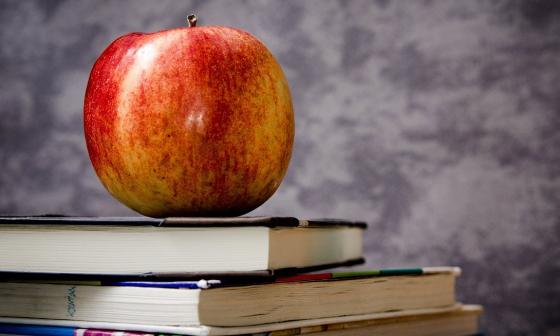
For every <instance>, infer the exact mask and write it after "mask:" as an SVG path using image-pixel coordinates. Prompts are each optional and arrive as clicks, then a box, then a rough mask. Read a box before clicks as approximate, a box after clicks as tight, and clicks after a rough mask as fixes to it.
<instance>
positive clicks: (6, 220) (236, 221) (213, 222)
mask: <svg viewBox="0 0 560 336" xmlns="http://www.w3.org/2000/svg"><path fill="white" fill-rule="evenodd" d="M2 224H6V225H7V224H12V225H13V224H16V225H20V224H28V225H127V226H128V225H130V226H142V225H151V226H157V227H240V226H265V227H270V228H275V227H311V228H316V227H333V226H344V227H358V228H363V229H365V228H367V224H366V223H365V222H355V221H348V220H343V219H310V220H300V219H297V218H295V217H267V216H261V217H250V216H247V217H169V218H151V217H140V216H138V217H76V216H62V215H43V216H0V225H2Z"/></svg>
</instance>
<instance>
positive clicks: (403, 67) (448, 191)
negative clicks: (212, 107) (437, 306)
mask: <svg viewBox="0 0 560 336" xmlns="http://www.w3.org/2000/svg"><path fill="white" fill-rule="evenodd" d="M191 12H196V13H197V14H198V16H199V20H200V21H199V22H200V24H202V25H211V24H212V25H230V26H235V27H239V28H242V29H245V30H247V31H249V32H251V33H253V34H254V35H256V36H257V37H259V38H260V39H261V40H262V41H264V42H265V43H266V44H267V45H268V47H269V48H270V49H271V50H272V52H273V53H274V54H275V55H276V56H277V57H278V59H279V61H280V63H281V64H282V66H283V67H284V69H285V73H286V75H287V77H288V80H289V82H290V84H291V88H292V92H293V99H294V105H295V111H296V116H297V117H296V122H297V125H296V129H297V134H296V142H295V148H294V153H293V158H292V162H291V165H290V169H289V173H288V175H287V177H286V179H285V181H284V183H283V184H282V186H281V188H280V189H279V190H278V192H277V193H276V194H275V195H274V196H273V197H272V198H271V199H270V200H269V201H268V202H267V203H266V204H265V205H263V206H262V207H261V208H259V209H257V210H256V211H255V212H254V213H253V214H270V215H293V216H299V217H340V218H348V219H360V220H366V221H368V222H369V223H370V226H371V227H370V230H369V231H368V233H367V243H366V250H367V257H368V265H369V266H372V267H383V266H392V267H396V266H418V265H448V264H450V265H458V266H461V267H462V268H463V271H464V274H463V276H462V277H461V278H460V280H459V293H460V299H461V300H463V301H464V302H472V303H482V304H484V306H485V308H486V313H485V316H484V319H483V327H484V330H485V331H486V332H488V334H490V335H529V334H535V335H536V334H539V335H553V334H554V335H557V334H559V333H560V285H559V283H560V282H559V279H560V247H559V237H560V225H559V218H560V210H559V207H558V205H559V202H560V133H559V132H558V131H559V128H560V110H559V109H560V92H559V84H558V83H559V81H560V3H558V2H554V1H381V0H380V1H167V0H158V1H6V0H2V1H0V162H1V166H0V168H1V169H0V213H4V214H41V213H63V214H69V215H100V216H101V215H133V214H134V213H133V212H131V211H130V210H128V209H126V208H124V207H123V206H121V205H120V204H119V203H117V202H116V201H115V200H114V199H112V198H111V196H110V195H109V194H108V193H107V192H106V191H105V190H104V189H103V187H102V186H101V184H100V183H99V181H98V180H97V178H96V176H95V174H94V172H93V170H92V168H91V166H90V163H89V159H88V156H87V152H86V149H85V145H84V139H83V131H82V102H83V95H84V90H85V86H86V82H87V78H88V74H89V70H90V69H91V66H92V64H93V62H94V61H95V59H96V58H97V56H98V55H99V54H100V53H101V52H102V51H103V49H104V48H105V47H106V46H107V45H108V44H109V43H110V42H111V41H112V40H114V39H115V38H116V37H118V36H120V35H122V34H125V33H127V32H131V31H156V30H162V29H166V28H170V27H176V26H180V25H183V24H184V19H185V16H186V15H187V14H188V13H191Z"/></svg>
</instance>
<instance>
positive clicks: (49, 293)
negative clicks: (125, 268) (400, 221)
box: [0, 267, 458, 330]
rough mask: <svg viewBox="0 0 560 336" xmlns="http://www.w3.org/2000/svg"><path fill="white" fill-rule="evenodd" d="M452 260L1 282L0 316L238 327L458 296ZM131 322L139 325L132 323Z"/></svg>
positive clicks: (429, 304)
mask: <svg viewBox="0 0 560 336" xmlns="http://www.w3.org/2000/svg"><path fill="white" fill-rule="evenodd" d="M457 274H458V269H457V268H453V267H440V268H424V269H403V270H374V271H370V272H365V271H360V272H357V273H355V274H353V273H352V272H344V273H323V274H321V275H319V276H317V275H309V277H308V278H307V279H306V278H305V277H301V276H297V277H291V278H290V277H287V278H278V279H277V281H276V282H274V283H264V284H248V285H229V286H228V285H222V284H221V283H217V282H214V283H211V282H209V281H204V283H203V285H200V284H197V285H198V288H197V289H192V287H191V286H192V285H193V284H192V283H188V284H186V285H185V286H183V287H181V286H178V287H175V288H170V287H169V286H167V285H168V283H166V284H165V285H164V286H162V287H157V282H154V283H153V284H152V286H151V287H149V286H147V285H146V283H143V284H138V285H134V284H131V285H130V286H127V285H125V284H123V283H121V284H118V285H117V284H113V285H101V286H96V285H84V284H49V283H34V282H11V283H9V282H0V297H1V298H2V303H3V304H2V305H0V316H4V317H26V318H38V319H58V320H75V321H90V322H112V323H128V324H143V325H158V326H219V327H240V326H248V325H260V324H267V323H278V322H284V321H292V320H304V319H317V318H325V317H337V316H346V315H360V314H371V313H380V312H387V311H397V310H409V309H426V308H442V307H450V306H453V305H454V304H455V277H456V276H457ZM133 330H134V329H133Z"/></svg>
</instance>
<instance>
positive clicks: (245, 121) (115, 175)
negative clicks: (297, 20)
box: [84, 25, 294, 217]
mask: <svg viewBox="0 0 560 336" xmlns="http://www.w3.org/2000/svg"><path fill="white" fill-rule="evenodd" d="M84 130H85V137H86V143H87V148H88V152H89V156H90V159H91V162H92V163H93V167H94V169H95V171H96V173H97V175H98V177H99V179H100V180H101V182H102V183H103V185H104V186H105V187H106V188H107V190H108V191H109V192H110V193H111V194H112V195H113V196H114V197H115V198H117V199H118V200H119V201H121V202H122V203H124V204H125V205H127V206H128V207H130V208H132V209H134V210H136V211H138V212H140V213H141V214H144V215H147V216H153V217H167V216H233V215H240V214H244V213H247V212H249V211H251V210H253V209H255V208H256V207H258V206H259V205H261V204H262V203H264V202H265V201H266V200H267V199H268V198H269V197H270V196H272V194H273V193H274V192H275V191H276V189H277V188H278V187H279V185H280V183H281V181H282V179H283V177H284V175H285V173H286V170H287V167H288V163H289V161H290V156H291V152H292V145H293V141H294V115H293V110H292V101H291V96H290V91H289V88H288V83H287V81H286V78H285V76H284V73H283V72H282V69H281V67H280V65H279V64H278V62H277V61H276V60H275V58H274V56H273V55H272V54H271V53H270V51H269V50H268V49H267V48H266V46H265V45H264V44H263V43H261V42H260V41H259V40H257V39H256V38H255V37H253V36H252V35H250V34H249V33H247V32H244V31H242V30H239V29H234V28H228V27H220V26H205V27H195V26H194V25H193V26H192V27H184V28H177V29H171V30H166V31H161V32H156V33H145V34H144V33H131V34H128V35H125V36H122V37H120V38H118V39H117V40H115V41H114V42H113V43H112V44H111V45H109V46H108V47H107V49H106V50H105V51H104V52H103V53H102V54H101V56H100V57H99V58H98V60H97V61H96V62H95V65H94V66H93V69H92V71H91V75H90V78H89V82H88V85H87V90H86V95H85V104H84Z"/></svg>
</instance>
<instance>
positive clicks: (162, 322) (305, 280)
mask: <svg viewBox="0 0 560 336" xmlns="http://www.w3.org/2000/svg"><path fill="white" fill-rule="evenodd" d="M0 224H1V225H0V334H2V335H86V336H109V335H126V336H134V335H162V334H168V335H169V334H173V335H278V336H280V335H303V334H305V335H309V336H312V335H386V334H395V335H472V334H476V333H477V331H478V316H479V315H480V313H481V308H480V306H476V305H462V304H460V303H458V302H457V301H456V299H455V279H456V277H457V276H458V275H459V273H460V270H459V269H458V268H456V267H431V268H430V267H429V268H417V269H381V270H358V271H344V272H330V273H325V272H324V271H320V270H321V269H326V268H330V267H338V266H350V265H354V264H359V263H361V262H363V257H362V252H363V251H362V240H363V232H364V229H365V227H366V226H365V223H356V222H346V221H340V220H298V219H296V218H292V217H282V218H279V217H239V218H217V219H216V218H208V219H207V218H168V219H152V218H144V217H142V218H84V217H3V218H0Z"/></svg>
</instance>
